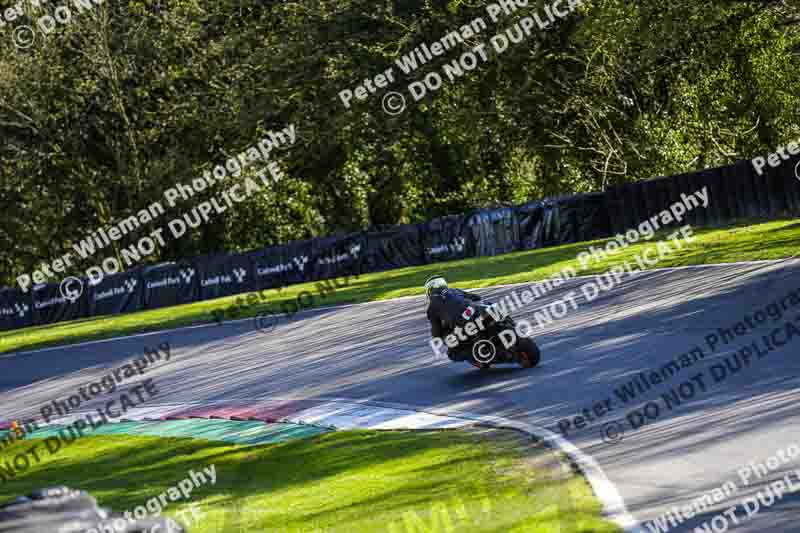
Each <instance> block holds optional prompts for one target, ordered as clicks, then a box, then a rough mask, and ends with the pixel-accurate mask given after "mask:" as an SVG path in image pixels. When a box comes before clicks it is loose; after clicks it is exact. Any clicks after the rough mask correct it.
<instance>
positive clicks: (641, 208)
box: [0, 161, 800, 330]
mask: <svg viewBox="0 0 800 533" xmlns="http://www.w3.org/2000/svg"><path fill="white" fill-rule="evenodd" d="M796 164H797V162H794V161H792V162H791V164H788V163H787V164H784V165H781V166H780V167H777V168H771V167H767V166H764V168H763V169H760V170H761V171H760V172H756V170H755V169H754V167H753V165H752V164H750V162H744V161H743V162H741V163H738V164H736V165H730V166H726V167H721V168H716V169H709V170H704V171H700V172H695V173H692V174H682V175H678V176H671V177H665V178H656V179H652V180H647V181H640V182H634V183H628V184H623V185H614V186H610V187H608V188H607V189H606V191H604V192H601V193H588V194H578V195H571V196H562V197H558V198H547V199H544V200H540V201H535V202H530V203H526V204H523V205H518V206H512V207H502V208H496V209H483V210H478V211H474V212H471V213H466V214H463V215H451V216H447V217H442V218H437V219H434V220H430V221H428V222H425V223H422V224H414V225H398V226H389V227H379V228H371V229H370V230H368V231H364V232H360V233H354V234H349V235H332V236H326V237H319V238H315V239H309V240H305V241H294V242H290V243H287V244H283V245H279V246H272V247H269V248H264V249H261V250H255V251H251V252H247V253H242V254H219V255H208V256H202V257H195V258H193V259H186V260H182V261H179V262H169V263H161V264H156V265H148V266H139V267H137V268H134V269H131V270H128V271H126V272H122V273H119V274H115V275H110V276H106V277H104V278H103V279H102V280H101V281H100V282H99V283H97V284H95V285H92V284H90V283H89V282H88V280H86V279H84V280H81V281H82V282H83V284H84V287H86V290H83V291H82V292H81V293H80V295H79V296H76V297H75V298H72V299H67V298H66V297H65V295H64V294H62V291H61V289H60V286H59V285H58V284H48V285H39V286H37V287H35V288H34V289H33V290H29V291H27V292H23V291H22V290H21V289H17V288H3V289H0V330H13V329H19V328H24V327H28V326H33V325H42V324H52V323H56V322H61V321H66V320H74V319H79V318H87V317H93V316H100V315H110V314H118V313H129V312H133V311H140V310H145V309H156V308H160V307H166V306H172V305H176V304H184V303H191V302H196V301H200V300H208V299H212V298H218V297H221V296H229V295H233V294H239V293H244V292H250V291H256V290H262V289H268V288H275V287H279V286H286V285H291V284H295V283H303V282H307V281H319V280H324V279H331V278H336V277H340V276H345V275H350V274H361V273H367V272H380V271H385V270H390V269H395V268H403V267H409V266H415V265H425V264H432V263H438V262H442V261H452V260H456V259H464V258H469V257H481V256H494V255H499V254H506V253H509V252H515V251H519V250H530V249H535V248H543V247H548V246H556V245H561V244H569V243H575V242H581V241H586V240H591V239H600V238H604V237H609V236H612V235H614V234H616V233H619V232H622V231H625V229H627V228H631V227H633V226H635V225H636V224H637V223H638V222H639V221H641V220H646V219H647V218H649V217H650V216H652V215H653V214H654V213H657V212H659V211H660V210H662V209H664V208H665V207H666V206H668V205H670V204H671V203H673V202H677V201H680V200H681V198H685V197H686V196H687V195H691V194H692V193H693V192H694V191H697V190H700V189H703V188H704V187H707V189H708V192H709V197H710V202H709V205H708V207H707V208H706V209H694V210H691V212H690V213H687V218H686V223H688V224H692V225H694V226H704V225H718V224H722V223H726V222H730V221H734V220H744V219H751V220H752V219H764V218H771V217H778V216H786V215H793V214H795V215H796V214H799V213H800V179H798V177H797V176H795V174H794V168H795V166H796ZM798 167H799V168H800V165H798ZM67 296H68V295H67Z"/></svg>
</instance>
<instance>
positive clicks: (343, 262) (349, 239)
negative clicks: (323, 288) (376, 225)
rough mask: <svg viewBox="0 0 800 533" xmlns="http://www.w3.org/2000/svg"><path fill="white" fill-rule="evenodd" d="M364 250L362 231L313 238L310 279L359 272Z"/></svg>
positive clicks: (330, 277)
mask: <svg viewBox="0 0 800 533" xmlns="http://www.w3.org/2000/svg"><path fill="white" fill-rule="evenodd" d="M366 252H367V238H366V234H364V233H352V234H350V235H344V236H338V235H332V236H329V237H319V238H317V239H314V241H313V247H312V253H311V263H310V266H311V267H312V270H311V271H310V272H311V279H313V280H320V279H332V278H338V277H340V276H345V275H348V274H354V273H358V272H361V265H362V262H363V261H364V258H365V256H366Z"/></svg>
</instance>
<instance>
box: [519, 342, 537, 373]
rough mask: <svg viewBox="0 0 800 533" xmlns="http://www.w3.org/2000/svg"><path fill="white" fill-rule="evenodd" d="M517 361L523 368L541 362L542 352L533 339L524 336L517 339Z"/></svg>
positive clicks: (531, 366)
mask: <svg viewBox="0 0 800 533" xmlns="http://www.w3.org/2000/svg"><path fill="white" fill-rule="evenodd" d="M516 348H517V361H518V362H519V366H521V367H522V368H533V367H535V366H536V365H538V364H539V361H540V360H541V358H542V353H541V351H540V350H539V347H538V346H537V345H536V342H535V341H534V340H533V339H529V338H526V337H523V338H521V339H519V340H518V341H517V346H516Z"/></svg>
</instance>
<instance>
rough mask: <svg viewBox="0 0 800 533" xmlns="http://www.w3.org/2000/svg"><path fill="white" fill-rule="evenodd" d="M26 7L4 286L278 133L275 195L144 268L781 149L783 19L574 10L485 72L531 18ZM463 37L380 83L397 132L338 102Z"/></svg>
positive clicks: (437, 3)
mask: <svg viewBox="0 0 800 533" xmlns="http://www.w3.org/2000/svg"><path fill="white" fill-rule="evenodd" d="M23 2H24V4H25V11H26V14H25V16H24V17H23V18H21V19H17V20H16V21H14V22H10V23H9V24H8V25H7V26H6V27H5V28H0V32H2V33H4V34H5V35H4V38H2V39H0V205H2V207H3V211H4V213H3V216H2V217H0V281H1V282H4V283H6V284H12V283H13V279H14V277H15V276H16V275H18V274H21V273H23V272H29V271H31V270H32V269H33V268H35V267H37V266H38V264H39V263H40V262H41V261H42V260H46V261H50V260H52V259H54V258H56V257H59V256H61V255H62V254H63V253H64V252H65V251H69V250H70V249H71V245H72V244H73V243H75V242H76V241H77V240H79V239H81V238H83V237H84V236H85V235H87V234H88V233H89V232H91V231H94V230H95V229H96V228H98V227H101V226H106V225H109V224H112V223H114V222H115V221H118V220H121V219H123V218H125V217H127V216H130V215H131V214H134V213H136V212H137V211H139V210H140V209H142V208H144V207H146V206H147V205H149V204H151V203H152V202H154V201H158V200H161V199H162V195H163V193H164V191H165V190H166V189H167V188H169V187H171V186H173V185H175V184H176V183H188V182H189V181H191V179H193V178H195V177H198V176H200V175H202V173H203V171H205V170H209V169H211V168H212V167H213V166H215V165H217V164H220V163H222V162H224V161H225V160H226V159H227V158H228V157H231V156H233V155H235V154H237V153H239V152H240V151H241V150H242V149H244V148H246V147H248V146H250V145H252V144H253V143H255V142H256V141H257V140H259V139H260V138H262V137H263V136H264V135H265V133H266V132H267V131H268V130H277V129H281V128H283V127H285V126H287V125H289V124H295V125H296V128H297V130H298V135H299V139H298V142H297V144H296V145H295V146H293V147H291V148H290V149H289V150H286V151H284V152H279V153H277V154H276V155H275V158H276V159H277V160H278V161H279V164H280V165H281V167H282V169H283V170H284V173H285V175H286V178H285V179H284V180H283V181H281V182H280V183H279V184H277V185H276V187H275V189H274V190H271V191H265V192H263V193H262V194H259V195H256V196H254V197H252V198H249V199H248V200H247V201H246V202H244V203H242V204H239V205H238V207H237V208H236V209H235V210H229V211H228V212H226V213H225V214H224V215H220V216H217V217H215V218H214V219H213V220H211V221H210V222H208V223H207V224H204V225H203V226H201V227H200V228H197V229H196V230H193V232H192V233H191V234H190V235H188V236H185V237H183V238H182V239H178V240H170V241H168V243H167V245H166V246H165V247H163V248H162V249H160V250H159V251H158V253H157V255H156V256H154V257H152V258H150V259H151V260H156V259H159V260H160V259H175V258H179V257H186V256H192V255H199V254H204V253H211V252H221V251H243V250H248V249H253V248H257V247H262V246H268V245H271V244H276V243H279V242H285V241H288V240H291V239H301V238H308V237H311V236H316V235H321V234H327V233H334V232H344V231H353V230H358V229H365V228H367V227H370V226H375V225H383V224H396V223H409V222H418V221H421V220H425V219H428V218H431V217H434V216H439V215H443V214H449V213H457V212H462V211H464V210H467V209H470V208H475V207H484V206H490V205H497V204H501V203H509V202H523V201H528V200H533V199H538V198H541V197H544V196H547V195H554V194H563V193H570V192H580V191H595V190H602V189H603V187H605V186H607V185H609V184H614V183H621V182H627V181H633V180H639V179H646V178H650V177H655V176H659V175H670V174H676V173H682V172H688V171H693V170H697V169H702V168H707V167H712V166H718V165H722V164H727V163H731V162H734V161H736V160H740V159H750V158H752V157H754V156H756V155H759V154H764V153H767V152H771V151H773V150H775V148H777V147H779V146H782V145H785V144H787V143H788V142H789V141H791V140H794V139H797V138H798V137H800V127H798V124H800V120H798V117H799V115H800V89H798V88H800V61H799V60H798V58H799V57H800V31H798V28H800V8H798V7H796V6H795V5H794V4H792V3H790V2H784V1H772V0H724V1H723V0H712V1H710V2H695V1H690V0H659V1H655V0H643V1H642V2H627V1H625V0H598V1H596V2H585V3H584V4H583V5H582V6H581V7H580V8H578V9H577V10H576V11H575V12H574V13H572V14H571V15H569V16H568V17H566V18H565V19H563V20H559V21H558V22H557V23H556V24H554V25H553V26H552V27H551V28H550V29H547V30H539V29H538V28H537V29H535V30H534V32H533V33H532V35H531V36H530V37H528V38H527V39H525V40H524V41H523V42H522V43H519V44H511V46H510V47H509V49H508V50H507V51H505V52H503V53H502V54H496V53H493V52H492V51H491V46H490V45H489V37H491V36H492V35H494V34H495V33H499V32H502V31H504V30H505V29H506V28H509V27H511V26H512V25H513V23H514V22H515V21H517V20H519V19H520V18H521V17H523V16H525V15H527V14H529V13H531V12H534V11H537V10H540V8H541V7H542V6H543V3H541V2H539V3H538V5H536V6H533V5H532V6H531V7H529V8H527V9H525V10H520V11H519V12H517V13H515V14H513V15H508V16H506V17H503V18H502V19H500V20H499V21H498V22H497V23H492V22H491V20H490V19H489V17H488V16H487V14H486V10H485V4H483V3H478V2H474V1H467V0H449V1H446V0H379V1H378V2H376V1H375V0H369V1H368V0H299V1H295V2H279V1H274V0H221V1H220V2H212V3H206V2H199V1H197V0H175V1H172V2H167V3H162V2H160V1H156V0H121V1H118V2H116V1H115V2H101V3H99V4H98V5H96V6H95V7H94V8H93V9H91V10H84V11H83V12H80V13H79V12H78V10H77V9H76V7H75V5H74V4H72V3H70V4H67V5H69V6H70V7H71V10H72V12H73V18H72V20H71V22H70V23H69V24H66V25H58V26H57V27H56V29H55V31H52V32H51V33H49V34H45V33H44V32H42V31H40V29H39V28H37V26H36V20H37V19H38V18H39V17H41V16H42V15H44V14H47V13H50V14H52V13H53V11H54V9H55V7H56V6H57V5H59V4H55V3H47V2H45V3H44V4H43V5H42V6H41V7H34V6H33V5H31V4H30V0H23ZM531 4H534V2H531ZM3 7H4V8H5V7H8V6H3ZM4 11H5V9H4ZM476 17H482V18H483V19H484V20H485V21H486V22H487V23H488V28H487V29H486V30H484V31H483V32H481V33H480V34H478V35H477V36H475V37H474V38H473V39H471V40H470V41H469V42H466V43H463V44H461V45H459V47H458V49H457V50H451V51H449V52H448V53H447V54H446V55H444V56H442V57H440V58H436V59H435V60H434V61H432V62H430V63H428V64H426V65H423V66H422V67H421V68H420V69H419V70H418V71H416V72H415V73H413V74H411V75H408V76H405V75H403V74H402V73H400V72H399V71H398V69H397V68H396V66H395V68H394V71H395V73H396V75H397V77H398V79H397V81H396V82H395V84H393V85H392V87H391V88H390V89H387V90H397V91H399V92H401V93H404V94H405V96H406V100H407V102H408V108H407V109H406V110H405V111H404V112H403V113H401V114H399V115H397V116H389V115H387V114H386V113H385V112H384V111H383V110H382V107H381V106H382V96H383V94H384V93H385V91H379V92H377V93H376V94H374V95H371V96H370V98H368V99H367V100H366V101H364V102H358V101H355V100H354V105H353V106H352V107H351V108H350V109H346V108H345V107H344V106H343V105H342V103H341V101H340V100H339V96H338V95H339V92H340V91H342V90H344V89H353V88H355V86H356V85H358V84H360V83H361V82H362V81H363V80H364V79H365V78H372V77H374V76H375V75H376V74H379V73H381V72H383V71H385V70H386V69H387V68H390V67H392V66H394V65H395V63H394V62H395V61H396V60H397V59H398V58H399V57H401V55H402V54H405V53H408V52H409V51H411V50H412V49H413V48H414V47H416V46H418V45H420V44H422V43H433V42H435V41H437V40H439V39H440V38H441V37H442V36H443V35H445V34H446V33H448V32H450V31H452V30H454V29H457V28H459V27H460V26H462V25H464V24H467V23H469V22H470V21H472V20H473V19H475V18H476ZM21 24H27V25H30V26H31V27H34V28H36V31H37V33H36V38H35V41H34V43H33V44H32V45H31V46H30V47H29V48H26V49H18V48H17V47H16V46H15V44H14V41H13V39H12V38H11V37H12V34H13V31H14V29H15V27H16V26H19V25H21ZM480 43H484V44H486V45H487V50H489V55H490V58H489V60H488V61H486V62H484V63H482V64H481V65H480V66H479V67H478V68H476V69H475V70H472V71H469V72H468V73H466V74H465V75H464V77H462V78H459V79H456V80H453V81H449V80H445V83H444V84H443V86H442V88H441V89H439V90H438V91H435V92H432V93H431V94H430V95H428V96H426V97H425V98H424V99H422V100H421V101H419V102H414V101H413V100H412V99H411V98H410V95H409V94H408V91H407V90H406V87H407V85H408V84H409V83H410V82H412V81H417V80H420V79H422V78H423V77H424V75H425V74H426V73H429V72H434V71H439V72H441V67H442V65H443V63H444V62H452V61H453V60H454V59H457V58H458V57H459V55H460V54H461V53H463V52H464V51H467V50H469V49H470V48H471V47H472V46H476V45H478V44H480ZM253 171H254V170H253ZM253 171H251V172H253ZM237 179H242V177H239V178H230V179H229V180H228V181H226V182H224V183H219V184H217V185H216V186H215V188H214V189H213V190H208V191H205V192H204V193H201V195H200V196H199V197H196V198H194V199H191V200H188V201H187V202H185V203H184V204H182V205H179V206H176V207H175V208H174V209H172V210H171V211H170V212H169V213H167V216H166V217H164V220H163V221H165V220H168V219H171V218H174V217H176V216H179V215H180V214H181V213H183V212H185V211H187V210H188V209H190V208H191V207H192V206H193V205H195V204H196V203H197V202H199V201H201V200H202V199H203V198H207V197H210V196H212V195H216V194H218V193H219V192H220V191H221V190H222V189H223V188H227V187H229V186H230V185H231V184H232V183H233V182H234V181H236V180H237ZM163 221H162V222H163ZM150 229H155V227H153V228H150ZM143 234H146V232H145V231H144V230H140V231H139V232H138V233H137V234H136V235H132V236H130V239H128V240H126V241H120V242H118V243H115V245H116V246H118V247H119V246H124V245H126V244H130V243H131V242H134V241H135V240H136V239H138V237H140V236H142V235H143ZM117 250H118V248H117ZM91 264H94V263H91ZM83 266H86V265H83ZM75 270H76V271H78V270H79V268H78V266H76V269H75Z"/></svg>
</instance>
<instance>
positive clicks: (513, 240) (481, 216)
mask: <svg viewBox="0 0 800 533" xmlns="http://www.w3.org/2000/svg"><path fill="white" fill-rule="evenodd" d="M467 225H468V226H469V228H470V230H472V236H473V238H474V239H475V255H477V256H492V255H499V254H507V253H509V252H514V251H516V250H518V249H519V247H520V235H519V218H518V217H517V213H516V211H515V210H514V209H513V208H510V207H506V208H501V209H485V210H482V211H478V212H477V213H474V214H473V215H472V216H471V217H469V219H468V220H467Z"/></svg>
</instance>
